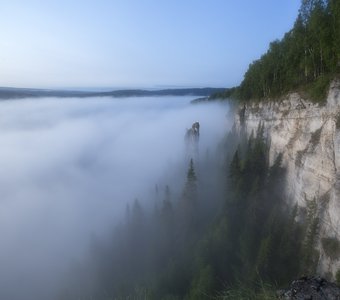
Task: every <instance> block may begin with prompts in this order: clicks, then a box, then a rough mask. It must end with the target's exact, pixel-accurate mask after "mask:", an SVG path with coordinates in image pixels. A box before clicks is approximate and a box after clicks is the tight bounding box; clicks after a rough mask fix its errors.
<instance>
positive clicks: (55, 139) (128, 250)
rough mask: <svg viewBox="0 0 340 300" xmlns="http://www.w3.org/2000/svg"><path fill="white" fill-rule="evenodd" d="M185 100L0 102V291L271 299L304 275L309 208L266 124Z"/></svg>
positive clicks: (310, 235)
mask: <svg viewBox="0 0 340 300" xmlns="http://www.w3.org/2000/svg"><path fill="white" fill-rule="evenodd" d="M192 99H193V97H150V98H121V99H112V98H89V99H77V98H66V99H57V98H55V99H54V98H46V99H45V98H41V99H22V100H10V101H3V102H1V115H0V139H1V145H2V147H1V149H0V159H1V166H2V170H3V172H2V173H1V176H2V177H1V180H0V182H1V191H2V199H1V203H0V204H1V210H0V214H1V217H0V223H1V224H0V225H1V226H0V231H1V232H0V233H1V234H0V238H1V245H2V247H1V250H0V261H1V265H2V268H1V271H0V277H1V281H0V284H1V286H0V298H1V299H14V300H15V299H64V300H67V299H211V298H217V299H241V298H242V297H243V298H244V297H245V299H267V298H268V299H271V298H270V297H271V296H273V295H274V292H275V289H276V288H278V287H281V286H284V285H286V284H288V282H289V281H290V280H291V279H292V278H294V277H296V276H298V275H299V274H313V272H314V271H315V266H316V265H315V263H316V259H315V258H316V254H315V252H314V250H313V247H312V245H313V244H314V243H315V238H316V237H315V233H316V226H317V225H316V224H317V220H316V217H315V213H314V214H313V207H311V208H308V211H307V214H308V217H307V221H306V222H305V223H304V224H299V223H297V222H296V219H295V216H296V213H297V211H296V208H294V207H287V205H286V204H285V199H284V192H283V185H284V174H285V170H284V169H283V168H282V166H281V156H280V155H278V156H277V158H276V160H275V162H274V163H273V165H271V166H270V165H269V163H268V144H267V141H266V139H265V136H264V132H263V127H261V125H260V126H259V127H258V129H257V131H256V132H253V133H252V134H250V135H248V134H247V133H246V132H245V131H244V130H243V129H242V128H236V127H235V125H233V118H232V113H233V111H234V109H233V108H232V107H231V106H230V105H231V103H229V104H228V102H226V101H224V102H213V103H200V104H191V103H190V101H191V100H192ZM197 122H199V124H198V123H197ZM192 126H193V127H192ZM314 210H315V208H314ZM303 241H304V242H303ZM18 287H20V288H18ZM240 293H241V294H240ZM266 297H267V298H266Z"/></svg>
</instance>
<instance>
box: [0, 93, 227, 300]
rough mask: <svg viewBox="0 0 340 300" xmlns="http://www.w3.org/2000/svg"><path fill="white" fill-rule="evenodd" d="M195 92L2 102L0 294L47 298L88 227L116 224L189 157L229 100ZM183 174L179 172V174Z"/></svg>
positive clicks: (211, 135) (207, 138)
mask: <svg viewBox="0 0 340 300" xmlns="http://www.w3.org/2000/svg"><path fill="white" fill-rule="evenodd" d="M192 99H193V97H162V98H124V99H112V98H91V99H71V98H70V99H24V100H15V101H3V102H1V103H0V193H1V194H0V195H1V197H0V245H1V246H0V265H1V268H0V299H14V300H16V299H49V298H50V297H51V295H52V294H54V293H55V292H56V290H57V289H58V285H59V282H61V281H62V280H63V276H64V274H65V273H67V268H68V266H70V265H72V264H74V263H76V262H77V261H81V260H82V259H83V258H84V257H85V256H86V254H87V251H88V248H89V247H88V245H89V241H90V239H91V236H94V235H96V236H100V235H103V234H105V233H107V232H108V231H109V230H112V227H113V225H114V224H115V223H117V222H118V221H119V219H120V217H121V216H122V215H123V214H124V210H125V206H126V203H127V202H129V201H130V202H131V201H133V199H135V198H138V199H139V200H140V201H141V202H148V195H149V193H150V190H152V189H153V188H154V187H155V185H156V184H158V183H159V181H160V180H162V178H166V176H167V173H168V172H171V170H170V169H171V168H172V167H174V166H176V165H178V164H179V163H180V162H181V161H183V159H184V157H185V145H184V134H185V130H186V128H189V127H191V125H192V123H193V122H195V121H199V122H200V124H201V137H200V153H201V155H203V153H205V152H206V151H207V149H208V148H211V149H214V147H216V143H217V142H218V141H219V140H220V139H221V138H222V136H223V135H224V134H225V132H226V127H227V119H226V113H227V107H226V106H225V105H221V104H218V103H214V104H199V105H191V104H190V100H192ZM184 176H185V173H184V174H183V178H184Z"/></svg>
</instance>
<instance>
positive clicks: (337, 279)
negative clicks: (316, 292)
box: [335, 269, 340, 285]
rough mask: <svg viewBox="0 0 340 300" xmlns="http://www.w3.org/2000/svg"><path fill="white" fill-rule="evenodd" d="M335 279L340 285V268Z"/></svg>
mask: <svg viewBox="0 0 340 300" xmlns="http://www.w3.org/2000/svg"><path fill="white" fill-rule="evenodd" d="M335 281H336V283H337V284H338V285H340V269H339V270H338V271H337V272H336V274H335Z"/></svg>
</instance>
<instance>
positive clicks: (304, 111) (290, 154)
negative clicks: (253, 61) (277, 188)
mask: <svg viewBox="0 0 340 300" xmlns="http://www.w3.org/2000/svg"><path fill="white" fill-rule="evenodd" d="M260 123H261V124H262V125H263V126H264V132H265V135H266V137H267V139H268V142H269V145H270V147H269V160H270V163H273V161H274V160H275V158H276V157H277V156H278V154H279V153H282V155H283V160H282V163H283V166H284V167H285V168H286V170H287V176H286V198H287V202H288V203H289V204H290V205H295V204H297V205H298V207H299V208H300V212H303V211H304V210H305V208H306V206H307V204H308V202H310V201H316V203H317V205H318V217H319V219H320V228H319V237H320V241H319V244H318V246H317V248H318V250H319V253H320V257H319V263H318V272H319V273H320V274H327V275H328V276H330V277H334V275H335V273H336V272H337V271H338V270H340V253H335V254H334V253H333V255H329V251H327V249H324V248H323V245H322V243H321V240H322V239H323V238H328V239H330V240H334V241H335V242H336V241H337V240H339V239H340V81H334V82H333V83H332V84H331V87H330V90H329V93H328V97H327V103H326V104H325V105H320V104H315V103H312V102H310V101H308V100H307V99H303V98H302V97H301V96H300V95H299V94H297V93H293V94H289V95H288V96H287V97H285V98H284V99H281V100H280V101H275V102H270V101H263V102H257V103H251V104H247V105H246V106H242V108H240V110H239V112H238V114H236V127H237V128H239V129H240V130H241V128H244V129H245V130H246V132H247V133H248V134H251V132H252V131H253V132H254V134H255V133H256V130H257V128H258V126H259V124H260ZM302 215H303V214H302V213H301V214H300V217H302ZM338 248H340V247H338ZM337 251H338V252H339V251H340V250H339V249H338V250H337Z"/></svg>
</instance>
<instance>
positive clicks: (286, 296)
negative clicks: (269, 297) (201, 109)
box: [278, 277, 340, 300]
mask: <svg viewBox="0 0 340 300" xmlns="http://www.w3.org/2000/svg"><path fill="white" fill-rule="evenodd" d="M278 296H279V299H283V300H293V299H294V300H309V299H310V300H319V299H320V300H340V287H339V286H337V285H336V284H334V283H331V282H328V281H327V280H325V279H323V278H320V277H302V278H300V279H298V280H295V281H293V282H292V284H291V285H290V287H289V289H287V290H281V291H279V292H278Z"/></svg>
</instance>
